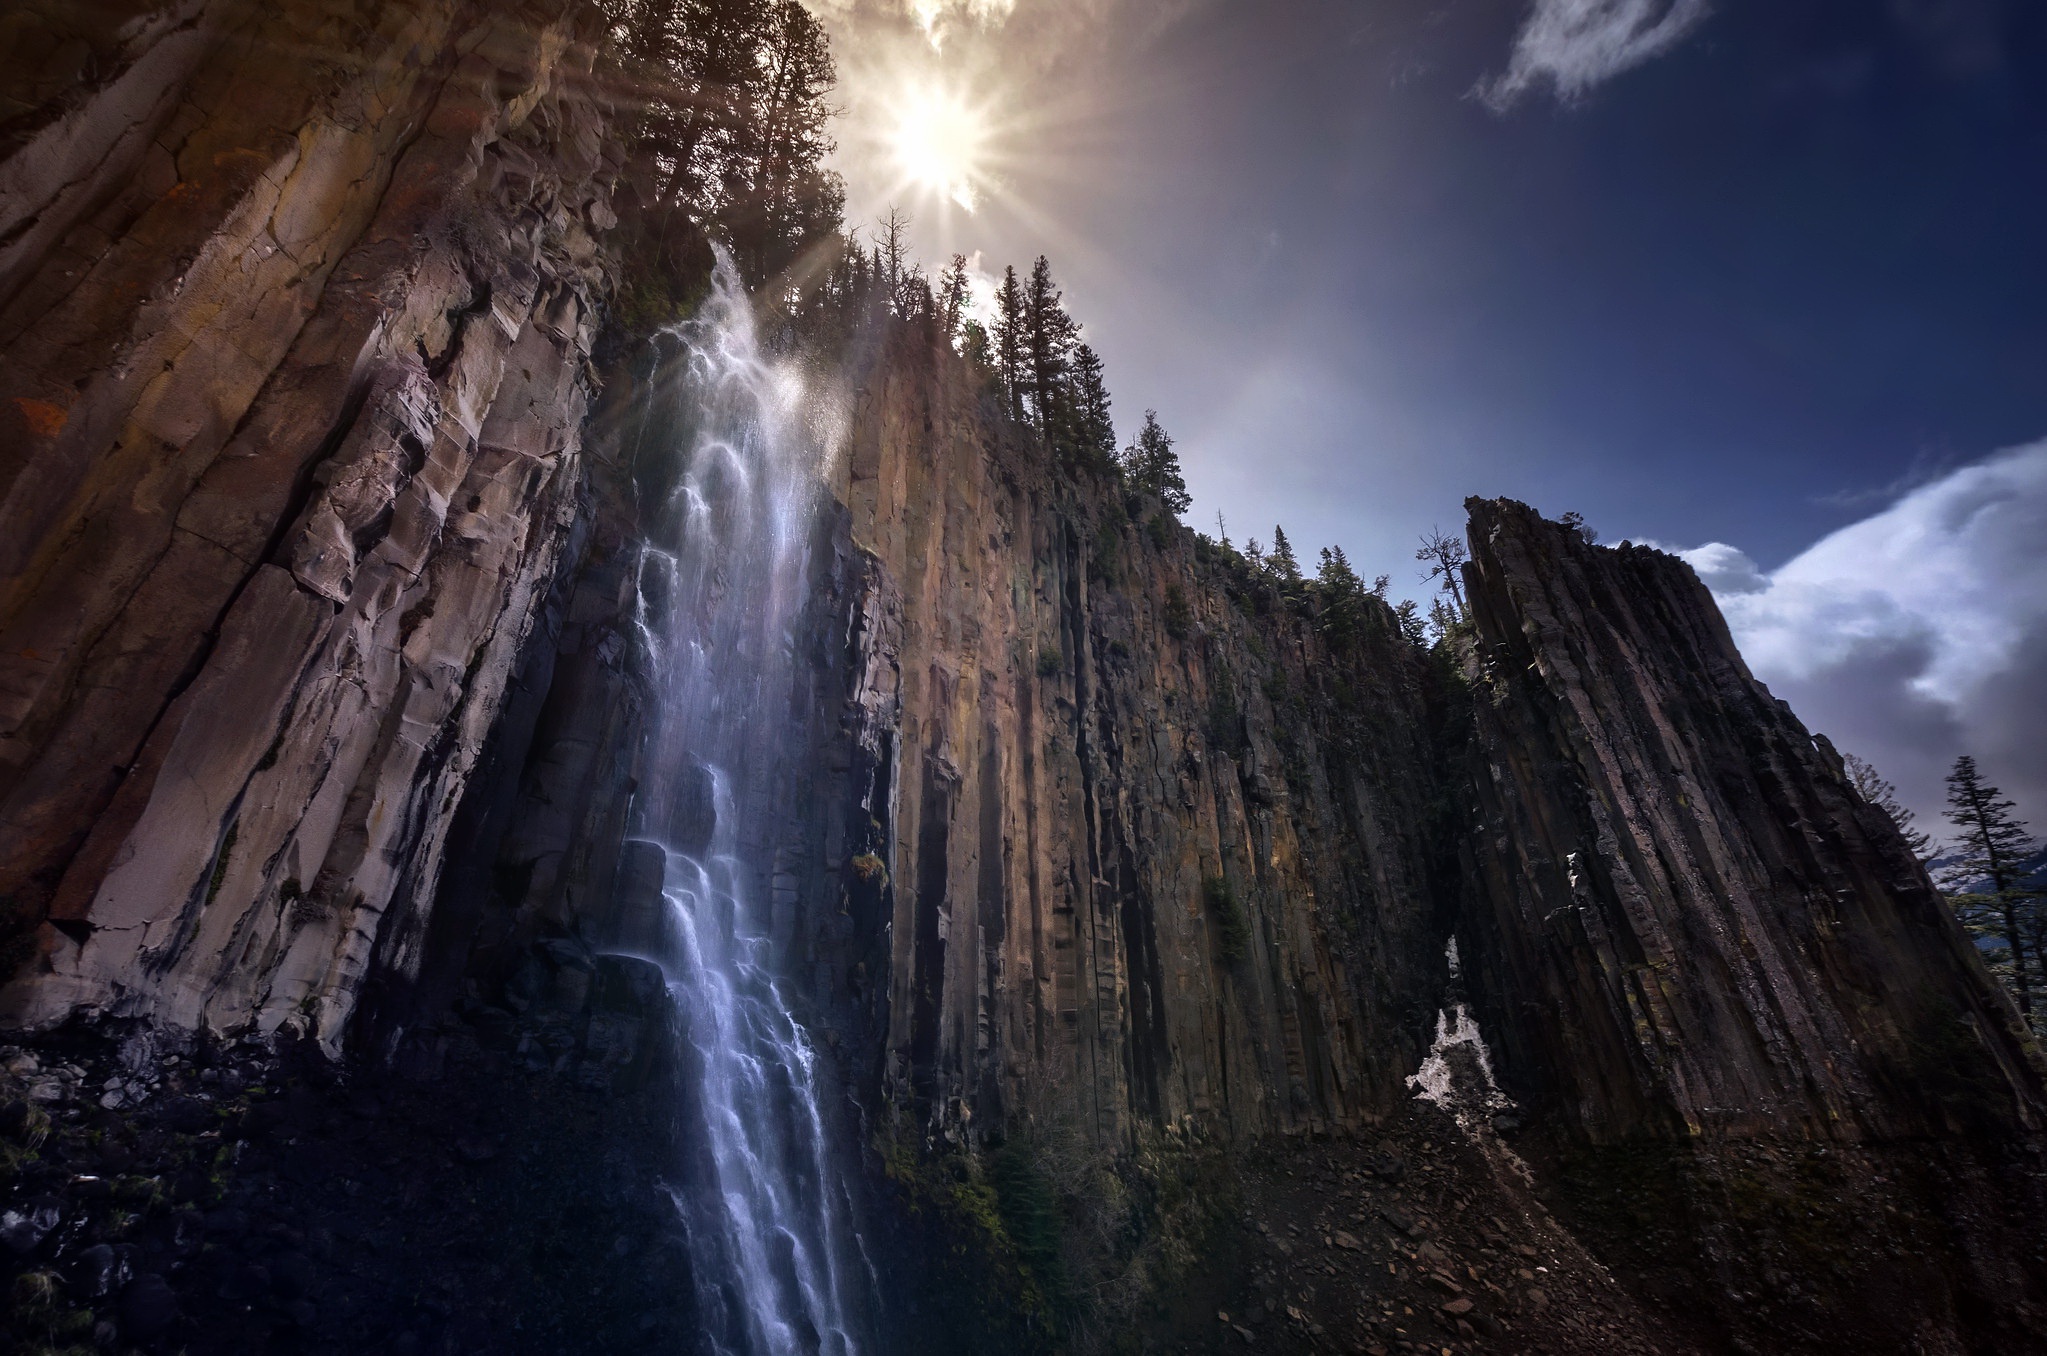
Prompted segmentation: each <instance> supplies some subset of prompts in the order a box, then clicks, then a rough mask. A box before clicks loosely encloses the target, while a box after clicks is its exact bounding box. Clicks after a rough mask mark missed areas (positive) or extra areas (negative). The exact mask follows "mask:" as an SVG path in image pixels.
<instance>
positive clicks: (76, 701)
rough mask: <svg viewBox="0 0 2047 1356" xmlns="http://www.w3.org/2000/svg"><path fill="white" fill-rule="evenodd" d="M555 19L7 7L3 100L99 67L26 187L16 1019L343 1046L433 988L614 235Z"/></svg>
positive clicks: (15, 661) (17, 198)
mask: <svg viewBox="0 0 2047 1356" xmlns="http://www.w3.org/2000/svg"><path fill="white" fill-rule="evenodd" d="M569 8H571V7H557V8H555V9H553V10H547V9H546V8H545V7H541V6H531V7H523V8H522V7H519V6H503V7H475V6H468V5H462V4H457V3H453V0H448V2H446V3H426V4H420V5H402V6H400V5H381V4H370V3H363V4H356V5H346V4H345V5H342V6H339V7H336V6H304V5H289V4H287V5H256V4H241V3H232V2H224V3H213V4H197V3H195V4H192V5H188V6H185V7H183V8H182V9H177V10H164V11H152V17H150V18H149V19H148V21H147V22H140V21H138V22H135V23H128V24H126V25H125V26H123V22H124V21H125V20H127V19H128V18H129V17H130V16H129V15H127V14H126V13H125V12H115V11H116V10H117V9H118V7H115V6H106V7H100V8H89V9H85V10H76V9H72V8H69V7H62V8H61V12H59V11H57V10H53V11H51V12H50V13H49V14H46V15H43V16H42V17H40V18H38V17H37V12H36V11H33V10H30V11H25V12H24V13H23V14H22V15H21V16H17V17H18V19H19V22H18V23H17V26H16V29H10V40H9V51H8V52H7V53H6V54H5V56H0V61H4V62H7V63H9V65H8V68H7V78H6V82H5V83H6V84H7V85H8V88H9V89H10V90H36V89H40V88H41V86H39V85H37V84H36V83H35V82H34V81H32V80H30V79H28V78H27V76H26V75H25V74H24V73H23V72H20V71H16V70H14V69H13V66H14V65H23V66H28V65H33V64H34V63H35V62H36V61H37V60H38V57H37V55H36V54H37V53H38V52H46V50H50V49H54V50H58V51H60V52H62V51H74V50H75V49H77V48H78V47H79V46H80V44H81V43H83V44H85V45H86V46H87V47H88V48H93V47H96V48H100V49H104V50H102V51H98V53H97V56H96V57H95V59H94V60H93V61H92V62H90V63H88V65H89V67H90V69H91V70H92V71H93V72H94V73H95V75H96V79H97V83H96V84H91V85H89V86H86V87H83V88H82V89H81V87H79V86H78V85H76V84H67V85H65V86H64V87H63V88H62V89H58V90H48V91H44V94H43V95H42V96H38V97H46V100H47V102H46V104H45V105H44V106H43V107H42V108H41V109H39V110H38V112H37V113H36V115H35V116H33V117H27V118H23V119H18V120H17V121H16V122H15V124H14V126H15V127H17V128H25V129H26V130H24V131H23V132H22V133H21V135H22V136H23V137H24V138H25V140H23V141H22V142H21V144H19V145H17V146H15V147H13V148H11V149H12V151H13V154H12V155H11V157H10V158H9V159H8V160H7V162H6V164H5V167H4V171H0V214H4V220H5V228H4V238H5V244H4V245H0V306H4V309H0V396H4V397H5V398H4V399H0V411H4V414H0V419H4V420H6V421H8V425H7V432H6V441H7V444H8V447H9V454H8V457H7V459H6V462H5V464H4V470H0V474H4V477H5V478H4V481H0V489H4V493H5V499H4V501H0V655H4V657H0V734H4V738H0V786H4V792H0V796H4V799H0V898H4V899H5V900H6V901H7V905H8V915H9V917H8V920H7V929H8V935H9V937H10V939H11V941H12V943H13V946H12V949H11V951H10V961H11V962H12V963H18V962H19V961H21V960H22V959H23V956H24V952H25V951H32V952H33V955H32V956H31V957H30V964H29V965H28V967H27V968H26V970H25V971H24V972H23V977H22V978H21V979H20V980H19V981H18V982H17V983H16V984H14V985H13V986H12V987H11V988H10V989H9V990H8V991H7V995H6V1000H5V1001H6V1006H7V1012H8V1015H9V1017H10V1019H11V1020H14V1021H27V1022H32V1023H33V1022H45V1021H49V1020H53V1019H55V1018H57V1017H61V1016H63V1015H64V1014H66V1013H68V1012H71V1011H74V1010H80V1009H84V1010H97V1011H103V1012H112V1013H122V1014H129V1015H135V1016H147V1017H151V1018H156V1019H161V1020H163V1021H165V1022H168V1023H172V1024H175V1025H183V1026H192V1025H196V1024H201V1023H205V1024H209V1025H213V1026H216V1027H238V1026H243V1025H248V1024H254V1025H255V1026H256V1027H258V1028H259V1029H263V1030H269V1029H273V1028H275V1027H277V1026H278V1025H279V1024H281V1023H285V1022H292V1023H294V1024H297V1025H300V1026H302V1027H304V1028H306V1029H307V1030H309V1031H310V1032H312V1033H313V1034H314V1035H316V1036H317V1037H318V1038H319V1039H320V1040H321V1041H322V1042H324V1043H326V1044H327V1045H328V1047H329V1048H330V1049H332V1048H336V1047H337V1046H338V1044H339V1042H340V1040H341V1038H342V1033H343V1030H344V1028H345V1026H346V1024H347V1023H348V1021H349V1019H350V1017H351V1014H352V1013H353V1012H354V1011H355V1009H356V1006H357V1004H358V1001H359V999H360V997H361V993H362V989H363V985H364V982H365V979H366V977H367V976H368V975H369V974H370V972H371V971H372V969H373V968H377V967H380V966H381V967H385V968H389V969H391V970H393V971H394V972H396V973H400V974H403V973H406V972H408V971H410V970H411V969H413V968H415V967H416V965H417V962H418V959H419V944H420V941H421V938H422V936H423V926H424V923H425V920H426V918H427V916H428V912H429V909H430V906H431V904H432V901H433V896H434V890H435V884H436V881H437V878H438V877H439V875H440V871H441V855H442V848H443V844H444V842H445V839H446V834H447V832H448V829H449V826H450V824H451V822H452V819H453V817H454V814H455V809H456V805H457V803H458V802H459V800H460V798H461V795H462V792H463V789H464V787H465V785H466V783H467V781H468V778H469V775H470V772H471V770H472V768H473V766H474V764H475V762H476V759H477V757H478V754H479V751H480V749H481V748H482V745H483V743H484V740H485V737H486V735H487V734H488V733H489V731H490V729H491V727H492V725H493V723H494V721H495V720H496V718H497V715H498V711H499V704H500V698H501V694H502V691H503V688H504V686H505V683H506V681H507V677H508V675H509V674H510V672H511V670H512V667H513V664H514V662H515V660H516V658H517V656H518V654H519V650H520V647H521V645H522V643H523V642H524V640H525V638H526V636H527V634H528V633H529V631H530V630H531V628H532V625H533V622H534V619H535V617H536V615H537V612H538V610H539V604H540V602H541V600H542V598H543V597H544V595H545V592H546V589H547V587H548V585H549V583H550V582H551V580H552V577H553V575H554V572H555V566H556V561H557V558H558V557H559V556H560V554H561V552H562V549H563V546H564V543H565V542H566V541H567V540H568V539H569V534H570V532H571V529H572V527H573V525H574V523H575V520H576V516H577V512H578V505H577V500H576V487H577V463H578V458H579V456H580V455H581V452H580V448H581V426H582V422H583V413H584V406H585V397H586V388H587V383H588V377H587V375H586V372H587V368H586V359H587V357H588V354H589V350H590V346H591V343H592V341H593V338H594V335H595V331H596V325H597V308H598V300H599V297H600V296H601V294H602V293H603V292H604V291H605V290H606V288H607V281H606V278H605V274H604V270H603V265H602V263H601V261H600V258H599V255H598V253H597V249H596V245H595V239H596V236H597V235H598V234H600V233H601V232H602V231H603V230H604V229H605V228H606V227H608V226H609V225H611V224H612V218H611V215H610V212H609V209H608V207H607V205H606V187H607V185H608V182H609V179H610V177H611V175H610V172H609V169H608V167H607V163H606V160H605V156H606V151H605V148H604V144H603V141H602V137H601V127H600V124H599V121H598V118H597V114H596V111H595V108H594V105H593V104H592V103H591V101H590V91H589V90H588V89H587V82H585V81H583V80H582V77H585V76H587V74H588V72H589V69H590V64H591V51H590V49H589V47H588V46H587V45H586V44H585V43H584V42H583V41H582V40H581V37H582V35H581V34H580V33H579V31H578V30H577V28H576V26H575V21H574V20H573V19H572V18H571V17H570V16H569V15H566V14H565V13H564V12H563V11H564V9H569ZM584 21H587V20H584ZM17 30H19V31H17ZM45 30H47V31H45ZM81 34H82V35H83V36H81ZM344 52H345V53H347V54H348V58H347V60H345V61H342V60H339V59H337V58H336V56H335V55H334V54H338V53H344ZM16 76H21V77H22V79H21V80H20V81H19V82H18V81H17V80H16V78H15V77H16Z"/></svg>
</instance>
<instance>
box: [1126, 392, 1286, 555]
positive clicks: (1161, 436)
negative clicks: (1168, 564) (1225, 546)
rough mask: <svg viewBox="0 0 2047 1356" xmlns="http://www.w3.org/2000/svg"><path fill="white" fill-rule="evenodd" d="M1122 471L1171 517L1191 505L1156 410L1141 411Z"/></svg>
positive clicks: (1171, 442)
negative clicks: (1139, 425)
mask: <svg viewBox="0 0 2047 1356" xmlns="http://www.w3.org/2000/svg"><path fill="white" fill-rule="evenodd" d="M1123 474H1124V476H1125V478H1127V479H1128V480H1129V481H1130V483H1131V484H1132V485H1133V486H1135V487H1136V488H1137V489H1140V490H1142V491H1144V492H1145V493H1147V494H1154V495H1157V496H1158V497H1159V500H1160V501H1161V502H1162V503H1164V504H1165V506H1166V509H1167V510H1168V511H1169V512H1170V513H1172V514H1173V516H1174V517H1178V516H1179V515H1180V514H1183V513H1185V512H1186V511H1187V510H1188V509H1189V508H1191V507H1193V505H1194V496H1192V495H1190V494H1188V493H1187V480H1186V478H1185V477H1184V476H1183V475H1182V474H1181V473H1180V457H1179V454H1178V453H1176V452H1174V451H1173V438H1172V435H1171V434H1169V433H1167V432H1166V431H1165V429H1163V428H1161V427H1160V426H1159V416H1158V411H1157V410H1146V411H1145V412H1144V427H1143V428H1142V429H1140V430H1138V433H1137V438H1136V440H1135V441H1134V442H1132V443H1131V444H1130V446H1129V447H1127V448H1125V449H1123ZM1252 544H1253V545H1254V546H1255V545H1256V543H1255V542H1254V543H1252Z"/></svg>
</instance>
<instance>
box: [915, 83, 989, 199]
mask: <svg viewBox="0 0 2047 1356" xmlns="http://www.w3.org/2000/svg"><path fill="white" fill-rule="evenodd" d="M987 140H988V129H987V124H986V122H985V121H984V119H983V118H982V117H981V115H980V113H979V112H978V111H976V110H975V109H973V108H971V107H969V106H968V105H967V104H966V103H965V101H963V100H962V99H960V98H959V96H957V95H955V94H952V93H949V92H947V91H945V90H940V89H934V88H928V87H927V88H923V89H916V90H912V91H911V92H910V93H909V94H908V95H907V96H905V97H904V99H903V100H902V102H901V103H899V104H898V105H897V107H896V128H895V136H894V143H895V155H896V163H897V164H898V165H899V166H900V167H901V168H902V171H903V173H904V174H905V175H907V176H908V177H909V179H910V181H911V182H913V183H915V184H917V185H918V186H920V187H922V188H925V189H929V190H930V191H931V192H933V193H936V194H938V195H939V196H940V197H944V198H950V199H952V201H954V202H956V203H958V204H959V205H960V206H961V207H962V208H964V209H965V210H967V211H969V212H971V211H973V210H974V208H975V206H976V205H977V204H978V203H979V201H980V193H979V190H978V188H977V186H976V185H977V181H978V180H979V179H980V178H981V175H982V160H983V157H984V153H985V150H986V146H987Z"/></svg>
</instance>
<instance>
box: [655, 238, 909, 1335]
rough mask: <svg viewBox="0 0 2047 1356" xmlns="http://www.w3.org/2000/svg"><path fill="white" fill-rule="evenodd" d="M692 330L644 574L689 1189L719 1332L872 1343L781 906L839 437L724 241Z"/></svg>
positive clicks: (708, 1323) (709, 1313) (684, 1201)
mask: <svg viewBox="0 0 2047 1356" xmlns="http://www.w3.org/2000/svg"><path fill="white" fill-rule="evenodd" d="M670 337H671V338H672V340H673V341H674V343H675V345H676V348H675V352H674V354H673V356H672V357H671V358H670V359H669V360H668V361H667V363H666V364H665V365H664V368H663V374H664V375H663V379H662V381H661V384H660V389H661V392H662V395H661V398H662V400H663V401H664V403H666V404H667V405H668V406H669V407H670V408H669V409H668V410H667V411H665V414H666V416H667V419H666V423H667V424H669V425H672V428H673V430H674V437H675V441H674V444H673V445H675V446H677V447H679V448H680V449H681V461H680V464H679V466H669V467H665V468H662V470H661V471H660V472H659V473H658V474H656V475H653V476H647V475H643V477H642V489H643V492H644V491H646V490H647V488H648V486H649V484H650V483H651V484H653V485H654V486H655V487H656V488H655V489H654V491H653V493H654V494H655V495H656V498H657V500H658V501H660V505H659V507H657V508H656V509H655V510H654V511H653V512H651V513H650V514H648V519H649V528H648V531H649V538H650V540H649V541H648V543H647V544H646V546H645V547H644V553H643V556H642V562H641V569H640V581H639V582H640V590H639V624H640V629H641V640H642V642H643V645H644V649H645V653H646V656H647V662H648V664H649V666H650V676H651V680H652V681H651V686H652V688H653V691H654V694H655V697H656V710H655V711H654V712H653V713H652V716H653V725H654V733H653V735H652V738H653V741H654V742H653V745H652V748H651V750H650V755H651V756H650V758H649V763H648V767H649V773H650V775H649V776H648V777H647V778H646V779H645V785H644V790H643V793H642V799H641V802H640V804H639V806H638V816H639V832H640V834H641V836H643V837H645V838H648V839H652V840H654V841H656V842H658V843H660V844H661V845H662V846H663V847H664V849H665V851H666V864H667V865H666V874H665V877H664V881H663V894H664V895H665V897H666V900H667V906H668V907H667V917H666V920H665V922H666V931H667V934H668V935H667V936H666V937H665V938H664V939H663V942H662V945H661V947H660V948H659V950H660V954H659V955H657V956H656V957H655V959H657V960H658V961H660V963H661V964H662V965H663V967H664V969H665V971H666V973H667V975H668V979H669V986H670V989H671V992H672V993H673V995H674V997H675V1001H676V1007H677V1010H678V1012H679V1014H680V1017H679V1029H680V1031H681V1032H682V1041H683V1046H682V1049H681V1051H680V1054H681V1056H682V1059H681V1061H680V1062H681V1064H682V1065H683V1068H684V1080H683V1081H684V1099H685V1108H684V1116H685V1121H686V1123H685V1125H684V1127H683V1134H682V1136H681V1139H682V1141H683V1143H684V1144H685V1145H686V1146H687V1149H688V1154H687V1159H688V1161H687V1162H685V1163H684V1164H681V1165H679V1166H680V1170H679V1171H678V1174H677V1182H676V1184H675V1186H674V1187H673V1189H672V1190H673V1195H674V1197H675V1201H676V1205H677V1207H678V1209H680V1211H681V1212H682V1215H683V1221H684V1224H685V1226H686V1228H687V1230H688V1233H689V1239H690V1253H691V1262H692V1266H693V1269H694V1271H695V1274H696V1277H697V1293H698V1301H699V1309H700V1311H701V1313H702V1315H703V1319H704V1329H705V1332H706V1334H707V1338H708V1341H709V1343H710V1346H711V1347H712V1349H713V1350H715V1351H716V1352H718V1353H720V1356H781V1353H805V1354H806V1356H807V1354H808V1353H817V1354H818V1356H855V1353H856V1352H858V1351H859V1350H860V1348H861V1345H862V1344H861V1343H860V1342H859V1341H858V1340H856V1336H855V1334H856V1331H858V1330H859V1329H861V1328H862V1327H863V1326H864V1325H863V1322H862V1319H861V1315H862V1314H863V1313H865V1312H866V1311H867V1309H868V1307H869V1298H868V1297H869V1296H870V1295H871V1285H870V1276H869V1272H868V1269H867V1268H866V1266H865V1265H864V1262H863V1260H862V1258H861V1255H860V1252H859V1244H858V1241H857V1239H856V1237H855V1236H854V1234H853V1231H852V1219H851V1208H850V1203H849V1199H848V1196H847V1194H846V1191H845V1188H844V1185H843V1183H842V1181H841V1179H840V1178H839V1177H838V1175H837V1174H836V1173H835V1172H834V1170H833V1164H832V1155H831V1153H830V1151H829V1140H828V1136H827V1133H826V1125H827V1118H826V1117H825V1115H824V1114H823V1111H822V1109H821V1107H820V1103H819V1091H818V1085H817V1073H818V1071H817V1058H816V1052H815V1050H814V1048H813V1047H812V1045H811V1043H810V1040H809V1038H808V1036H807V1035H806V1033H805V1032H804V1030H803V1027H802V1026H801V1024H800V1023H798V1022H797V1021H796V1020H795V1018H794V1017H792V1015H791V1014H790V1010H789V1007H788V1005H787V1004H786V1003H785V1002H784V999H783V991H782V988H781V986H780V984H779V982H778V979H777V974H776V967H775V963H774V958H773V955H772V950H773V944H772V941H771V939H770V936H769V928H768V926H767V924H768V920H767V918H766V917H765V916H764V911H763V909H762V908H761V905H762V903H763V901H764V900H765V899H766V898H767V888H768V885H769V881H770V878H771V870H770V869H769V868H770V867H771V864H772V860H773V858H772V852H773V844H772V842H771V841H770V839H771V833H770V831H769V829H768V827H767V826H768V825H770V824H771V823H772V820H773V817H772V815H771V814H770V812H769V809H768V807H769V805H770V804H771V803H772V796H773V786H772V781H773V776H774V768H775V766H776V762H777V758H778V755H779V753H780V749H779V747H778V746H779V741H780V739H781V737H782V735H783V734H784V732H785V730H786V728H787V719H786V717H787V705H788V701H789V694H790V687H789V684H790V681H791V673H792V668H791V664H792V660H791V650H792V644H793V627H794V624H795V622H796V620H797V618H798V614H799V612H800V610H801V603H802V598H803V581H804V576H805V553H806V544H807V541H808V538H809V534H810V528H811V525H812V521H813V515H814V512H815V508H816V501H817V496H818V492H819V487H820V485H821V484H822V481H823V476H824V472H825V470H826V459H827V452H828V447H829V443H830V441H831V440H830V439H829V437H827V436H825V435H823V434H822V433H821V432H820V431H819V429H818V427H817V423H818V421H817V419H816V409H817V405H816V402H814V401H813V400H812V399H811V398H810V397H809V394H808V392H807V391H806V387H805V383H804V381H803V379H802V376H801V374H800V373H799V371H798V370H797V369H796V368H795V367H794V366H793V365H789V364H783V363H777V362H775V361H773V360H771V359H769V358H768V357H765V356H764V355H763V354H762V353H761V351H760V348H759V345H758V343H757V340H756V336H755V332H754V318H753V313H752V311H751V309H750V307H749V305H748V302H747V299H746V296H745V293H744V291H743V290H742V288H741V286H740V283H739V279H738V277H737V276H736V274H735V272H734V270H733V267H732V263H731V260H730V259H729V258H728V257H727V256H725V255H724V254H723V253H722V252H720V254H719V256H718V264H717V271H716V274H715V279H714V283H713V289H712V293H711V296H710V299H709V300H708V301H707V302H706V303H705V305H704V307H703V309H702V311H701V312H700V313H699V315H698V316H697V317H696V318H695V319H694V320H692V321H690V322H688V323H687V324H684V325H682V326H680V327H678V328H677V329H676V330H674V331H672V332H671V335H670ZM650 422H661V421H650ZM641 460H642V462H643V463H644V462H645V461H646V460H648V451H647V449H645V448H644V447H643V449H642V452H641Z"/></svg>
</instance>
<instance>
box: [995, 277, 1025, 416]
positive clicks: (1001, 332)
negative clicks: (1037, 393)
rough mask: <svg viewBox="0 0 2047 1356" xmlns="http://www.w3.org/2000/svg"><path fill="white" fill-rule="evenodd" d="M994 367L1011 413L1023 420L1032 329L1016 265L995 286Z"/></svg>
mask: <svg viewBox="0 0 2047 1356" xmlns="http://www.w3.org/2000/svg"><path fill="white" fill-rule="evenodd" d="M991 337H992V338H993V339H994V341H995V371H996V375H998V376H1000V377H1001V378H1002V391H1003V394H1004V395H1005V396H1006V397H1008V400H1009V413H1010V417H1011V418H1012V419H1014V420H1016V422H1017V423H1019V424H1021V423H1023V422H1024V395H1025V391H1026V388H1027V387H1028V385H1029V378H1028V376H1027V373H1028V371H1029V354H1030V330H1029V327H1028V325H1027V323H1026V321H1025V318H1024V293H1023V287H1022V285H1021V284H1020V283H1018V282H1017V279H1016V269H1015V267H1014V266H1011V267H1009V268H1005V269H1003V270H1002V286H1000V287H998V288H997V289H995V333H994V335H993V336H991Z"/></svg>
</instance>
